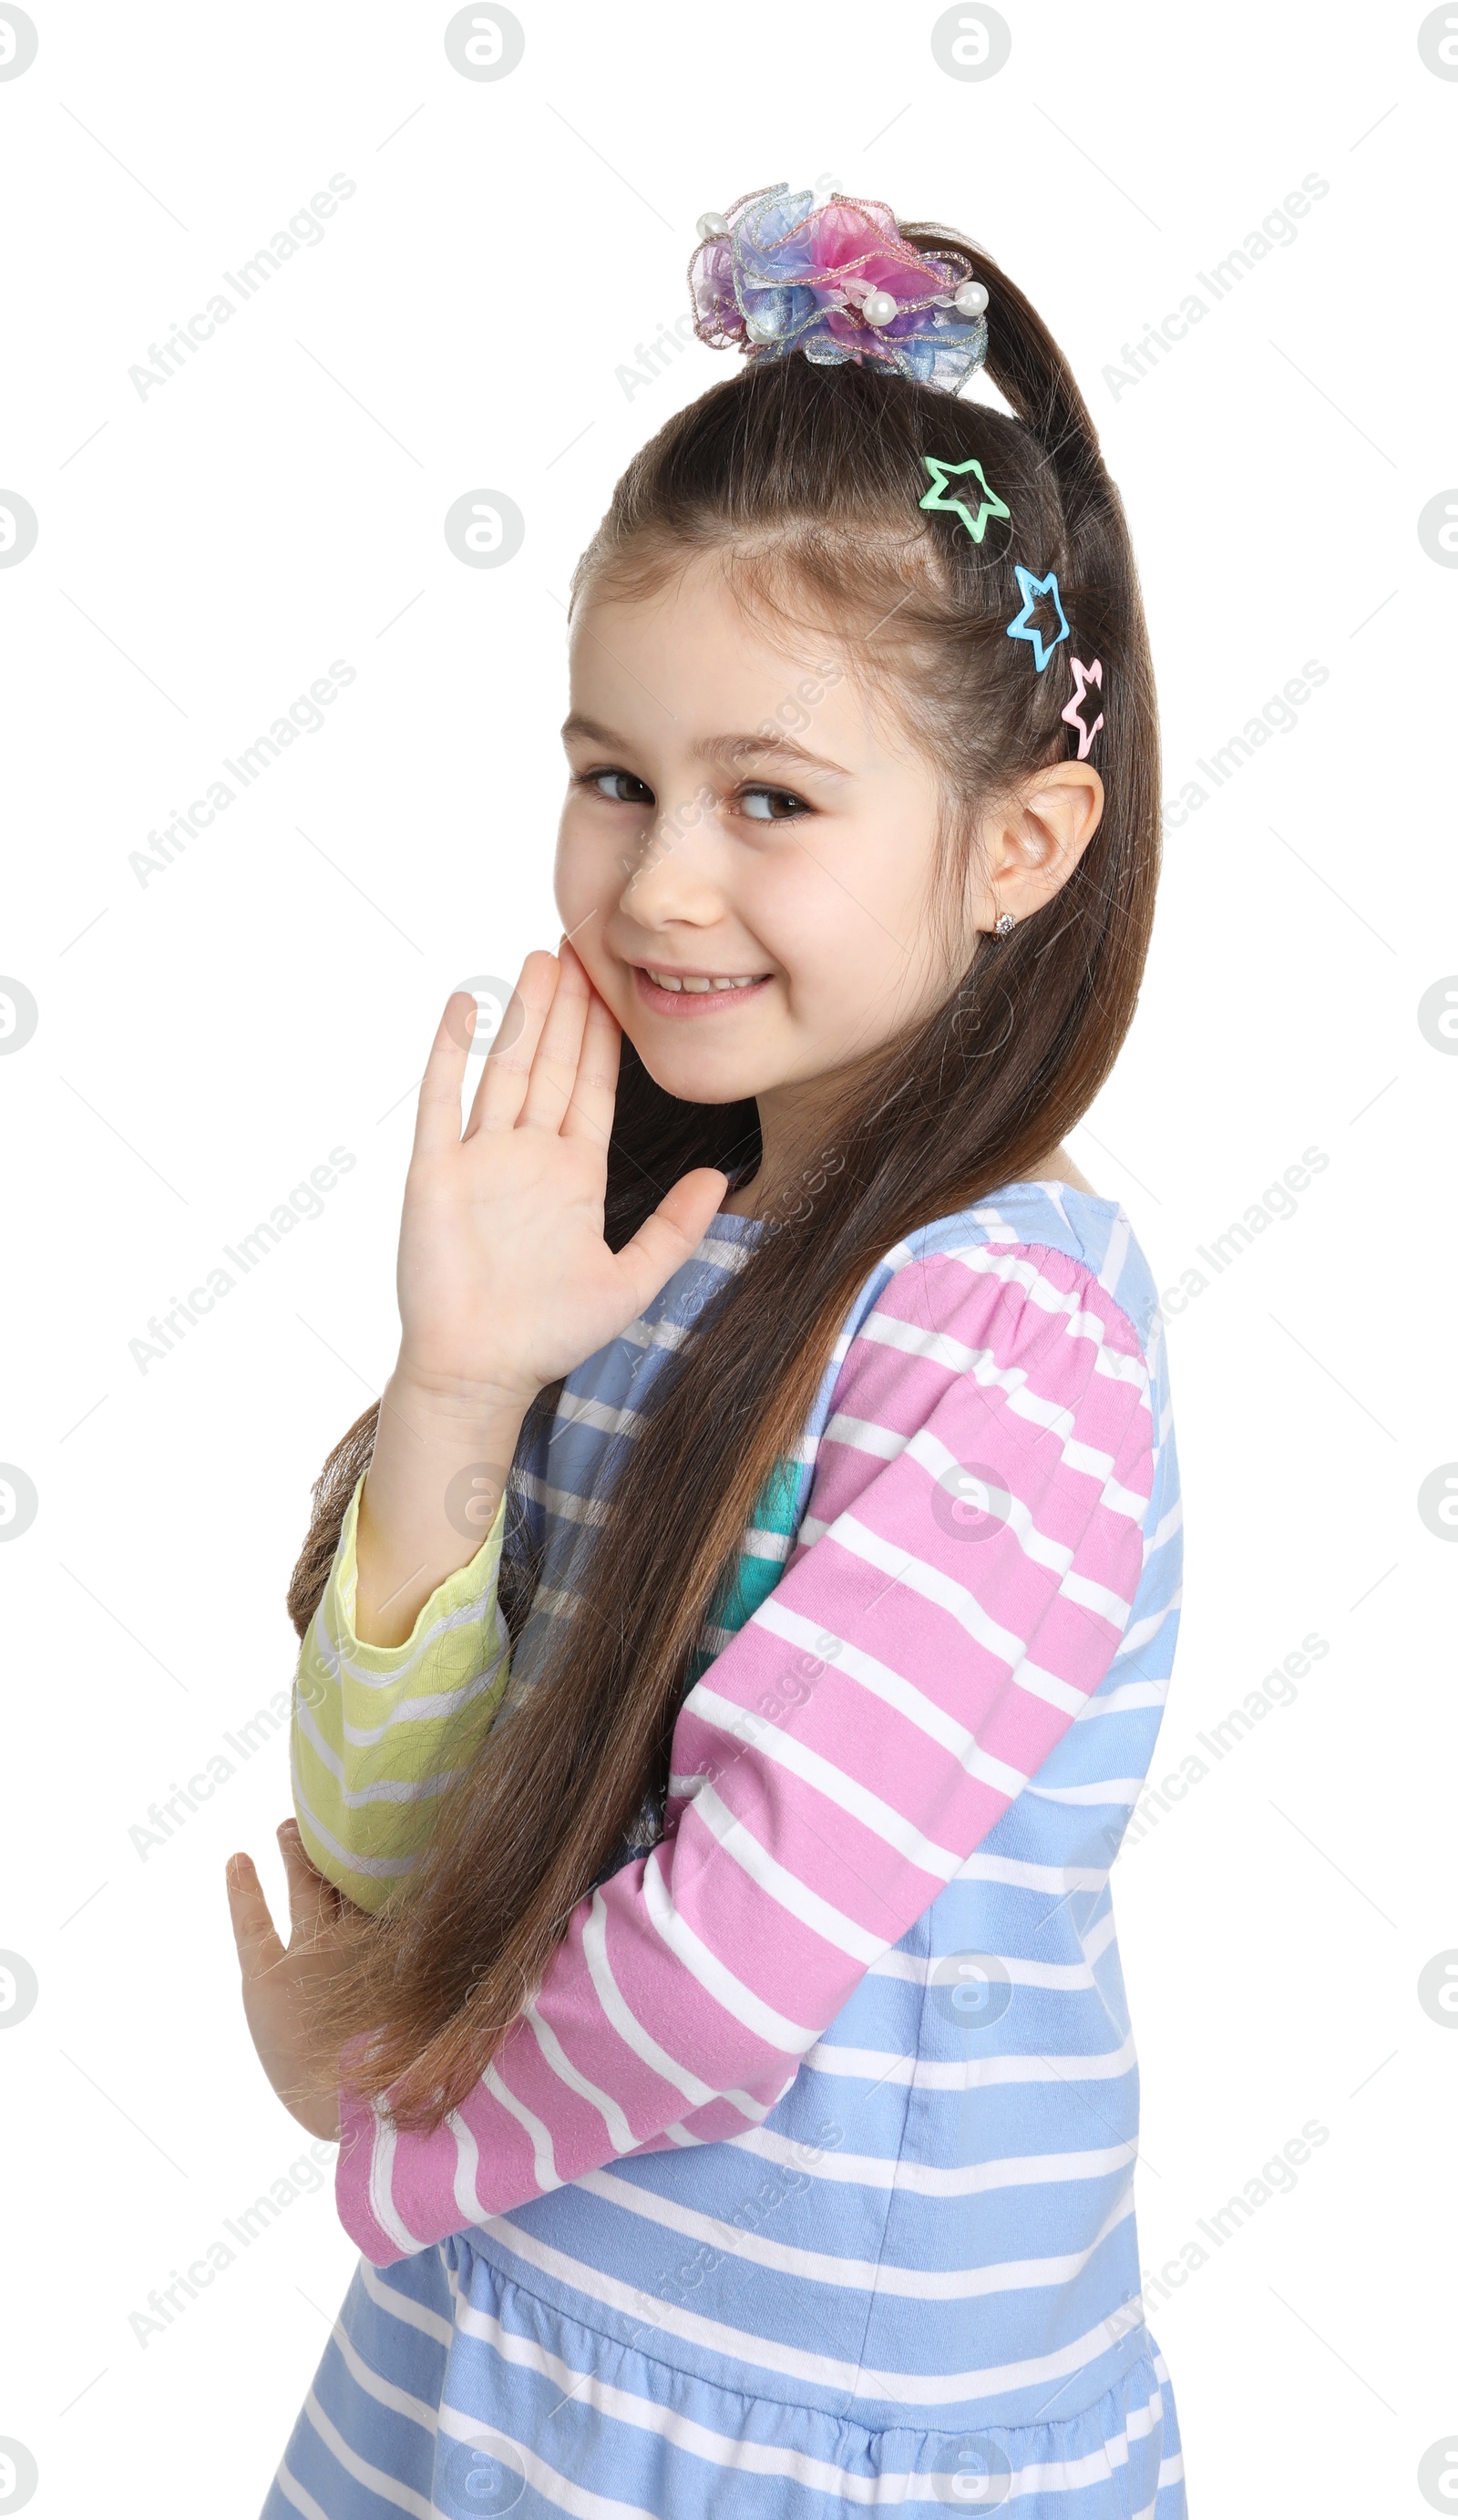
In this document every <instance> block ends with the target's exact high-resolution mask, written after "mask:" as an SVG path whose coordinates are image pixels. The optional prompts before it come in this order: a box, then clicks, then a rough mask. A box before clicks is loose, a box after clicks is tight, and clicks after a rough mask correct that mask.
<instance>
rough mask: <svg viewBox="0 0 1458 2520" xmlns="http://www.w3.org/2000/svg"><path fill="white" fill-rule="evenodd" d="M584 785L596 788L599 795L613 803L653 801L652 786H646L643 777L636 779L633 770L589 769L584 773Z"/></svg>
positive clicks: (646, 802) (648, 802)
mask: <svg viewBox="0 0 1458 2520" xmlns="http://www.w3.org/2000/svg"><path fill="white" fill-rule="evenodd" d="M582 785H583V786H584V787H596V790H597V793H598V795H599V796H605V797H606V798H607V800H608V802H609V804H612V805H651V804H652V802H653V790H652V788H651V787H645V786H644V784H643V782H642V780H641V779H635V778H634V776H633V773H632V771H631V770H589V771H586V772H584V774H583V780H582Z"/></svg>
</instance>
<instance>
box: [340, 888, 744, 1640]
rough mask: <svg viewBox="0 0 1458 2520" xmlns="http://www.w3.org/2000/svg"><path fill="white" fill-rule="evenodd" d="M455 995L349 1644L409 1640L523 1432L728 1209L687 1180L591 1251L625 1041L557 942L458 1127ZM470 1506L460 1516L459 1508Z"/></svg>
mask: <svg viewBox="0 0 1458 2520" xmlns="http://www.w3.org/2000/svg"><path fill="white" fill-rule="evenodd" d="M475 1012H476V1010H475V1005H474V1002H473V1001H472V1000H471V999H470V998H469V997H467V996H466V995H465V994H464V991H463V992H461V993H459V994H458V995H456V996H455V997H453V998H451V999H450V1000H449V1002H448V1003H447V1007H446V1012H445V1014H444V1016H443V1017H442V1020H441V1025H440V1029H439V1031H438V1032H437V1034H436V1036H435V1043H434V1047H433V1048H432V1050H431V1053H430V1057H429V1060H428V1062H427V1064H426V1068H425V1073H424V1076H423V1078H422V1080H421V1084H420V1112H419V1116H418V1118H417V1121H416V1135H415V1146H414V1149H413V1151H412V1154H411V1159H410V1171H409V1174H408V1176H407V1178H406V1184H405V1212H404V1216H403V1219H402V1222H401V1227H400V1263H399V1272H398V1286H399V1296H400V1323H401V1340H400V1357H399V1362H398V1364H397V1365H396V1368H395V1371H394V1373H392V1374H391V1376H390V1379H389V1381H388V1383H387V1384H386V1386H385V1389H384V1392H383V1394H382V1396H381V1403H380V1411H379V1419H378V1424H377V1427H376V1437H375V1449H374V1454H373V1457H372V1460H371V1463H370V1472H369V1476H368V1478H367V1479H366V1481H365V1486H364V1493H363V1496H362V1499H361V1503H360V1509H359V1517H358V1532H357V1540H358V1561H357V1562H358V1587H357V1594H356V1601H355V1626H356V1634H357V1635H358V1637H359V1639H360V1641H361V1643H366V1644H375V1645H386V1646H394V1645H400V1644H404V1643H406V1641H407V1640H408V1638H409V1637H410V1635H411V1633H412V1629H413V1627H414V1623H415V1621H416V1619H417V1618H418V1617H419V1615H420V1610H421V1608H422V1606H423V1605H424V1603H425V1602H426V1601H427V1600H428V1599H429V1598H430V1595H431V1593H432V1592H433V1591H434V1590H435V1588H436V1587H437V1586H438V1585H439V1584H440V1583H442V1582H443V1581H444V1579H445V1578H446V1576H447V1575H449V1574H451V1573H452V1572H453V1571H454V1570H455V1569H456V1568H457V1567H459V1566H462V1565H464V1563H465V1561H466V1559H467V1558H469V1557H470V1556H471V1555H473V1554H474V1553H475V1551H476V1549H477V1548H478V1547H479V1545H480V1543H481V1542H482V1540H483V1539H484V1538H485V1537H486V1532H487V1528H488V1526H489V1524H490V1522H491V1519H492V1513H493V1509H494V1508H495V1506H496V1504H497V1501H498V1498H499V1495H500V1491H501V1488H502V1486H503V1485H504V1483H505V1481H506V1477H507V1474H508V1469H509V1467H510V1464H511V1461H512V1458H513V1455H514V1452H515V1448H516V1443H517V1439H518V1437H519V1435H520V1432H521V1424H522V1420H523V1418H524V1417H525V1415H526V1412H527V1410H528V1409H529V1408H530V1406H531V1403H532V1402H533V1400H535V1398H536V1396H537V1394H538V1392H539V1391H541V1390H543V1389H545V1388H546V1386H547V1384H548V1383H550V1382H555V1381H556V1380H557V1378H558V1376H559V1375H561V1374H565V1373H571V1371H572V1369H573V1367H574V1366H578V1365H581V1364H582V1363H583V1362H584V1361H585V1359H586V1358H588V1357H590V1356H592V1355H593V1354H594V1353H595V1352H596V1349H597V1348H599V1347H603V1346H605V1345H606V1343H607V1341H608V1340H609V1339H611V1338H616V1336H617V1334H618V1332H619V1331H620V1330H624V1329H626V1328H627V1327H628V1324H629V1323H630V1322H631V1321H633V1320H634V1319H635V1317H636V1316H637V1315H638V1314H639V1313H641V1311H642V1308H643V1306H644V1305H645V1304H647V1303H650V1302H651V1301H652V1299H653V1297H654V1296H655V1295H656V1294H657V1293H658V1292H659V1290H660V1289H661V1288H662V1286H663V1285H664V1284H665V1283H666V1282H667V1280H668V1279H669V1278H671V1277H672V1276H673V1273H674V1271H675V1270H676V1269H680V1268H682V1267H683V1265H684V1262H685V1260H686V1259H687V1258H688V1257H689V1255H690V1253H691V1252H692V1251H693V1249H694V1247H695V1245H696V1244H697V1243H698V1242H700V1241H701V1240H702V1238H703V1237H704V1235H705V1234H706V1233H707V1231H708V1228H709V1223H710V1220H711V1218H712V1217H713V1215H714V1213H715V1211H716V1209H717V1208H718V1207H719V1205H720V1203H721V1201H722V1200H723V1197H724V1193H725V1190H726V1188H727V1181H726V1176H725V1175H724V1174H723V1173H722V1172H715V1171H713V1170H711V1169H708V1168H707V1167H706V1168H704V1169H701V1170H699V1171H697V1172H691V1173H686V1174H685V1177H684V1179H683V1180H682V1181H681V1182H676V1183H675V1184H674V1185H673V1187H672V1188H671V1189H670V1190H668V1191H667V1192H666V1193H664V1196H663V1197H662V1198H661V1199H660V1200H659V1203H658V1205H657V1207H656V1208H655V1209H654V1211H653V1214H652V1215H651V1216H650V1217H648V1218H647V1220H646V1222H645V1223H644V1224H642V1225H641V1226H640V1228H639V1230H638V1232H637V1233H636V1234H635V1235H634V1237H633V1239H632V1241H631V1242H628V1243H625V1245H624V1247H623V1249H622V1250H621V1251H610V1250H609V1249H608V1246H607V1244H606V1242H605V1241H604V1240H603V1238H602V1224H603V1208H604V1201H605V1197H606V1192H607V1148H608V1141H609V1138H610V1137H611V1134H612V1114H613V1100H614V1095H615V1093H616V1088H617V1076H618V1053H619V1049H620V1046H621V1041H622V1035H621V1033H620V1032H619V1029H618V1025H617V1022H616V1020H615V1018H614V1017H613V1015H612V1014H611V1013H610V1012H609V1011H608V1009H607V1007H606V1006H604V1004H603V1002H602V1000H601V999H600V998H599V997H598V996H597V994H596V990H595V989H594V988H593V986H592V984H591V982H590V980H589V978H588V975H587V972H586V970H585V968H584V967H583V965H582V963H581V961H580V960H579V958H578V957H577V955H576V954H574V953H573V951H572V948H571V946H570V945H569V944H568V943H567V942H566V939H565V938H564V939H563V941H562V949H561V953H560V955H559V956H557V955H553V954H529V955H528V956H527V958H526V961H525V963H524V964H523V965H522V969H521V977H520V979H519V981H518V982H517V985H516V990H515V994H514V995H513V997H512V1000H511V1006H510V1009H509V1010H508V1018H507V1020H506V1021H505V1022H504V1023H503V1025H502V1028H501V1031H500V1032H499V1033H498V1035H497V1038H496V1040H495V1041H494V1042H493V1043H492V1045H491V1049H490V1051H489V1052H488V1054H487V1057H486V1058H485V1060H484V1061H483V1063H482V1068H481V1079H480V1083H479V1084H478V1086H477V1088H476V1093H475V1099H474V1101H473V1102H472V1104H471V1109H470V1116H469V1118H468V1120H467V1122H466V1125H465V1128H464V1130H463V1128H462V1126H461V1080H462V1076H463V1074H464V1069H465V1062H466V1058H467V1056H468V1054H469V1048H470V1041H471V1035H472V1032H473V1030H474V1024H475ZM467 1491H468V1492H469V1493H470V1496H471V1498H472V1499H473V1504H472V1507H471V1508H470V1510H469V1512H467V1511H466V1510H464V1508H463V1507H462V1504H461V1502H460V1500H461V1499H462V1497H463V1496H464V1494H465V1493H466V1492H467Z"/></svg>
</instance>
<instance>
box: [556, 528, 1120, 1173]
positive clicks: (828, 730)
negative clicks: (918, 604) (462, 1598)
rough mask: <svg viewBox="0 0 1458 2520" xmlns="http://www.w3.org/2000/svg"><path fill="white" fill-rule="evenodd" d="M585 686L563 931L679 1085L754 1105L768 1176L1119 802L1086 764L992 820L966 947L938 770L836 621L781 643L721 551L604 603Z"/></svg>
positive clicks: (583, 659)
mask: <svg viewBox="0 0 1458 2520" xmlns="http://www.w3.org/2000/svg"><path fill="white" fill-rule="evenodd" d="M571 686H572V688H571V713H570V715H569V716H568V718H567V721H566V724H565V726H564V728H563V730H562V732H563V739H564V741H565V743H566V747H567V757H568V763H569V767H570V772H571V781H570V785H569V787H568V791H567V801H566V804H565V806H564V808H563V812H562V822H561V831H560V835H559V838H558V843H557V862H556V898H557V906H558V908H559V910H560V913H561V919H562V924H563V927H564V928H565V929H566V932H567V934H568V936H569V937H570V938H571V941H572V943H573V945H574V947H575V948H576V950H577V952H578V954H579V955H580V956H581V958H582V960H583V962H584V963H585V964H586V966H587V968H588V972H589V974H590V976H591V978H592V980H593V983H594V985H595V987H596V990H597V992H598V994H599V995H600V996H601V997H602V998H603V999H605V1000H606V1003H607V1005H608V1006H609V1008H610V1009H611V1011H612V1012H613V1013H614V1014H615V1015H616V1017H617V1019H618V1021H619V1023H620V1024H621V1025H622V1028H623V1030H624V1032H625V1033H627V1035H628V1037H629V1039H630V1040H631V1041H632V1043H633V1045H634V1047H635V1049H636V1050H637V1051H638V1053H639V1056H640V1057H641V1059H642V1062H643V1065H644V1066H645V1067H646V1068H647V1070H648V1073H649V1074H650V1075H651V1076H652V1077H653V1078H654V1079H655V1080H656V1082H657V1083H658V1084H659V1085H661V1086H662V1087H664V1089H665V1090H666V1091H667V1092H668V1093H670V1094H673V1095H676V1096H678V1097H679V1098H680V1099H681V1100H683V1101H685V1102H738V1101H740V1100H741V1099H744V1098H747V1097H749V1096H751V1095H752V1096H754V1097H755V1098H756V1100H757V1101H758V1102H759V1107H760V1120H761V1124H762V1128H763V1130H764V1132H765V1148H766V1167H767V1169H769V1168H770V1167H771V1155H772V1141H776V1142H778V1141H781V1140H784V1139H792V1138H794V1137H795V1136H796V1135H797V1134H799V1133H800V1132H801V1131H803V1130H805V1129H807V1128H808V1129H813V1128H814V1127H815V1125H816V1121H815V1113H816V1108H817V1102H818V1100H819V1099H820V1098H819V1097H817V1095H816V1093H815V1092H814V1091H813V1090H812V1089H813V1087H814V1083H815V1080H817V1079H828V1078H830V1077H832V1076H833V1075H834V1073H835V1071H836V1070H838V1069H840V1068H843V1067H845V1066H846V1065H847V1063H848V1062H850V1061H852V1060H854V1059H856V1058H859V1057H863V1056H864V1055H865V1054H866V1053H868V1052H871V1051H874V1050H877V1049H879V1048H880V1047H881V1046H882V1045H883V1044H885V1043H886V1042H888V1041H890V1040H891V1039H892V1038H893V1036H894V1035H896V1034H897V1033H899V1032H901V1031H903V1030H905V1029H907V1028H909V1027H910V1026H912V1025H914V1024H915V1023H917V1022H918V1021H920V1020H921V1019H922V1018H923V1017H924V1016H925V1015H927V1014H929V1013H930V1012H932V1010H933V1009H934V1008H935V1007H936V1006H937V1005H938V1004H939V1003H940V1002H941V1000H942V998H943V997H944V996H945V995H946V993H947V991H948V989H949V988H950V986H951V985H952V983H953V981H954V979H955V977H956V975H957V974H958V973H959V972H961V971H962V970H965V968H966V967H967V964H968V963H969V962H970V960H971V957H972V952H973V949H974V946H975V944H976V942H977V936H978V931H979V930H986V929H987V928H990V927H991V926H992V925H993V923H994V920H995V919H996V917H997V915H998V914H999V912H1001V911H1002V910H1004V909H1008V910H1012V911H1013V912H1014V913H1015V914H1016V915H1017V916H1018V917H1019V918H1026V917H1027V916H1028V915H1029V913H1030V912H1032V911H1034V910H1037V909H1038V908H1039V907H1040V906H1041V904H1042V902H1043V901H1045V900H1046V899H1048V898H1049V896H1050V895H1051V894H1052V893H1053V892H1054V891H1055V890H1056V889H1057V887H1058V885H1059V884H1060V883H1062V882H1063V880H1064V879H1065V877H1067V875H1068V873H1069V871H1070V869H1071V867H1072V866H1073V865H1074V863H1075V862H1076V860H1077V858H1078V856H1079V854H1080V852H1081V850H1082V848H1083V847H1084V846H1085V845H1086V842H1087V840H1088V839H1089V838H1090V836H1091V835H1092V832H1093V831H1094V829H1095V828H1096V826H1097V823H1098V818H1099V813H1100V811H1101V808H1102V802H1103V788H1102V785H1101V782H1100V780H1099V776H1098V773H1097V771H1096V770H1094V769H1093V768H1092V767H1091V766H1090V765H1089V764H1087V763H1074V762H1066V761H1065V762H1059V763H1056V764H1054V765H1052V766H1050V767H1049V768H1047V769H1045V770H1041V771H1039V772H1038V773H1037V774H1036V776H1035V777H1034V778H1033V779H1032V780H1031V781H1028V782H1025V783H1024V785H1023V787H1022V788H1021V789H1020V790H1019V793H1018V796H1017V797H1016V798H1014V799H1012V800H1009V801H1008V802H1007V803H1006V804H1005V805H1002V806H999V807H998V808H997V809H996V810H995V811H994V812H993V813H991V814H990V815H989V816H988V817H987V818H985V820H984V823H983V825H982V827H981V829H980V831H979V833H978V847H977V850H976V851H975V853H974V858H973V864H972V869H971V871H970V872H969V874H968V876H967V877H966V879H965V882H964V884H963V887H962V895H961V899H960V902H959V904H958V905H956V906H955V907H956V910H957V917H958V919H959V923H960V931H961V932H960V934H959V935H957V936H956V937H955V939H954V944H953V951H952V954H951V957H950V959H949V950H948V925H947V920H946V917H945V915H944V916H936V915H934V914H935V913H936V912H937V911H938V910H939V909H941V907H942V905H941V903H940V902H939V901H938V899H937V892H938V875H939V864H938V860H939V852H938V839H937V834H938V818H939V812H940V809H941V801H942V800H941V796H940V793H939V788H938V784H937V780H936V776H935V772H934V770H933V768H932V765H931V763H930V762H929V761H928V760H927V759H926V758H925V756H924V755H923V753H922V752H920V751H919V750H918V749H917V747H916V745H915V744H914V743H913V742H912V741H911V739H910V736H909V735H908V734H906V733H905V732H904V731H903V730H902V729H901V728H900V727H899V726H898V724H897V722H896V720H895V717H894V714H893V712H892V711H891V709H890V708H889V707H888V706H886V705H885V704H884V703H880V704H878V705H877V706H876V707H875V708H874V709H873V708H872V707H871V706H870V705H869V703H868V701H867V699H866V698H865V697H864V695H863V693H862V688H861V687H860V685H859V684H858V683H857V681H856V680H855V679H853V677H852V675H851V673H850V672H849V671H848V669H847V663H846V659H845V655H844V653H843V652H841V651H840V650H839V649H838V648H837V645H836V643H835V641H834V640H833V639H832V638H830V637H829V636H828V635H826V636H823V637H821V636H818V635H817V633H815V632H814V631H811V630H804V631H799V632H795V631H791V630H789V629H786V628H783V627H781V626H779V625H776V633H775V636H774V637H773V640H772V637H771V634H770V632H769V630H768V629H767V628H765V627H762V626H761V624H760V623H759V622H758V621H757V619H756V618H755V616H754V615H753V614H752V613H751V612H749V611H746V610H745V609H744V608H743V607H742V606H741V605H740V604H739V602H738V601H737V599H736V598H735V596H734V595H733V593H732V591H731V590H730V588H729V586H728V585H727V584H726V582H725V577H724V572H723V568H722V565H721V563H720V562H719V561H718V559H717V557H716V556H715V555H714V554H713V553H709V554H705V555H701V556H699V557H698V558H697V559H695V560H694V561H692V562H690V563H689V564H688V565H687V566H686V567H685V569H684V570H683V571H682V573H681V574H679V575H678V576H677V577H675V578H674V579H672V580H671V581H670V582H669V583H668V584H667V585H666V586H664V587H663V588H662V589H660V590H659V591H657V592H656V593H653V594H650V595H648V596H644V597H640V598H628V597H625V596H621V595H614V594H612V593H611V592H610V590H609V589H608V588H607V587H605V586H604V587H603V588H602V589H601V590H600V591H599V592H598V593H597V594H596V595H593V594H591V593H590V594H589V595H588V596H587V597H585V598H584V600H583V602H582V604H581V606H580V607H579V609H578V612H577V614H576V617H575V619H574V623H573V632H572V649H571ZM954 923H955V922H954Z"/></svg>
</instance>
